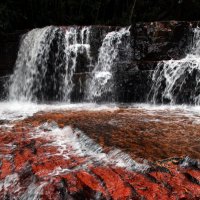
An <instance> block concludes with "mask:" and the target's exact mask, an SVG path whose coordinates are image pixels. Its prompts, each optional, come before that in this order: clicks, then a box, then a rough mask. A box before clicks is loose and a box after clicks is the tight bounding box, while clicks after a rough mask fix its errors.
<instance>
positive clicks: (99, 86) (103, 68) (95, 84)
mask: <svg viewBox="0 0 200 200" xmlns="http://www.w3.org/2000/svg"><path fill="white" fill-rule="evenodd" d="M129 29H130V27H126V28H121V29H120V30H119V31H112V32H110V33H108V34H107V35H106V37H105V38H104V40H103V43H102V46H101V48H100V49H99V55H98V61H97V63H96V65H95V68H94V70H93V71H92V78H91V79H90V81H89V82H88V91H87V98H88V99H89V100H95V99H98V98H102V97H103V96H106V95H107V96H109V95H110V96H111V97H112V95H113V87H114V81H113V71H114V65H115V62H117V61H118V60H119V57H118V55H119V50H120V45H121V44H122V43H123V39H124V38H126V37H129V36H130V31H129ZM128 45H129V43H128ZM128 45H127V47H126V48H127V49H128Z"/></svg>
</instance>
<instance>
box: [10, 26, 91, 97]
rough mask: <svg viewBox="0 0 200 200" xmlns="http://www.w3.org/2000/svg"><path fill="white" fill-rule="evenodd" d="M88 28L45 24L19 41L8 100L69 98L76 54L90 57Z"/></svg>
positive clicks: (72, 85)
mask: <svg viewBox="0 0 200 200" xmlns="http://www.w3.org/2000/svg"><path fill="white" fill-rule="evenodd" d="M89 34H90V27H83V28H79V27H69V28H67V29H64V28H58V27H53V26H50V27H45V28H43V29H34V30H32V31H30V32H29V33H27V34H26V35H25V36H24V38H23V40H22V43H21V46H20V50H19V53H18V58H17V61H16V67H15V71H14V74H13V75H12V76H11V78H10V81H9V84H10V86H9V99H10V100H20V101H39V100H42V101H46V100H47V101H49V100H50V101H52V100H53V101H58V100H61V101H70V94H71V91H72V89H73V87H74V84H73V75H74V73H75V70H76V64H77V59H78V56H79V55H80V54H81V55H83V54H84V55H85V56H86V57H87V58H86V59H89V60H90V56H89V54H90V53H89V51H90V45H89Z"/></svg>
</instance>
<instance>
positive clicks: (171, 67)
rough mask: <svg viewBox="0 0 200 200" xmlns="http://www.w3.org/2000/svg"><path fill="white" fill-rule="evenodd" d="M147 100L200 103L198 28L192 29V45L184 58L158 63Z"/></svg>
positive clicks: (199, 45)
mask: <svg viewBox="0 0 200 200" xmlns="http://www.w3.org/2000/svg"><path fill="white" fill-rule="evenodd" d="M152 81H153V84H152V87H151V90H150V92H149V97H148V100H150V101H151V102H152V103H154V104H156V103H157V102H161V103H165V102H166V101H167V102H169V103H170V104H177V103H179V102H186V98H187V101H188V103H192V104H196V105H199V104H200V28H199V27H197V28H196V29H194V38H193V45H192V47H191V49H190V52H189V53H188V54H187V55H186V57H185V58H182V59H179V60H173V59H172V60H167V61H161V62H160V63H158V65H157V68H156V69H155V71H154V73H153V76H152Z"/></svg>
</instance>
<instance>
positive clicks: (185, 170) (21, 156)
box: [0, 109, 200, 200]
mask: <svg viewBox="0 0 200 200" xmlns="http://www.w3.org/2000/svg"><path fill="white" fill-rule="evenodd" d="M134 113H135V114H137V115H136V116H139V115H138V114H139V113H140V114H141V115H142V117H141V118H138V117H137V120H138V121H137V120H134V121H135V130H137V132H138V133H142V131H143V132H144V131H145V130H144V129H143V127H140V125H139V124H140V120H142V119H143V120H144V121H145V119H144V118H145V116H146V119H149V123H150V124H149V132H148V133H146V138H144V137H141V138H139V137H138V136H137V141H135V142H136V143H137V144H133V145H132V151H133V152H134V153H135V155H137V156H138V155H139V154H137V151H138V149H141V151H140V153H141V154H140V155H141V156H143V158H151V159H148V160H149V162H147V161H146V164H139V163H136V162H135V161H134V160H132V159H131V158H129V157H127V156H125V154H122V153H120V152H119V151H117V152H116V151H112V150H111V149H110V148H111V146H109V145H113V144H111V143H110V144H109V141H110V142H114V143H118V144H119V145H120V144H121V137H120V135H119V134H120V132H123V128H122V127H123V125H124V123H127V124H126V129H129V131H132V134H130V135H129V137H131V136H132V137H134V136H135V135H137V132H136V133H134V130H133V127H130V124H129V123H128V122H125V121H123V117H122V116H123V115H125V116H126V119H129V118H130V117H131V116H132V117H133V116H134ZM116 114H117V115H120V116H121V117H120V119H121V123H120V121H119V119H118V117H117V116H116ZM110 115H112V117H111V119H112V120H111V121H107V120H106V119H109V117H110ZM86 116H87V117H89V116H90V117H91V119H90V120H91V121H90V123H85V120H86ZM94 116H98V117H94ZM113 116H116V117H115V118H114V117H113ZM163 116H165V115H163ZM154 117H155V119H157V122H156V123H157V124H160V127H159V128H158V127H156V126H155V124H154V123H155V122H153V119H152V116H151V115H148V114H147V113H146V114H145V113H142V111H139V110H138V111H137V110H134V109H133V110H132V111H131V110H129V111H128V110H124V109H121V110H120V111H115V113H112V112H110V111H101V112H91V111H90V112H89V111H79V112H75V111H73V112H70V111H68V112H55V113H52V112H51V113H38V114H37V115H35V116H33V117H30V118H28V119H25V120H22V121H18V122H15V123H13V122H10V124H9V122H8V121H4V122H3V121H2V122H1V128H0V132H1V134H0V146H1V149H0V155H1V157H0V163H1V165H0V199H14V198H16V199H27V200H29V199H30V200H32V199H44V200H47V199H48V200H51V199H52V200H64V199H95V200H96V199H115V200H119V199H120V200H121V199H127V200H129V199H135V200H137V199H138V200H140V199H146V200H156V199H159V200H168V199H172V200H173V199H174V200H181V199H188V200H198V199H200V163H199V161H198V160H193V159H190V158H188V157H174V158H169V159H164V160H159V161H158V160H157V159H158V158H163V157H162V156H163V155H164V154H163V155H160V153H158V152H157V151H156V150H155V149H154V148H153V146H155V147H156V144H157V146H159V148H160V149H161V150H162V149H163V152H164V151H167V152H166V153H167V156H166V157H170V156H174V154H176V155H183V154H184V152H179V150H180V151H181V149H180V146H181V147H182V148H183V149H182V151H184V149H187V150H188V149H189V148H191V149H190V152H189V154H190V153H191V154H190V155H191V156H194V155H195V153H194V152H195V148H193V147H191V146H190V145H191V144H189V143H185V146H183V144H181V145H180V144H179V149H177V148H176V147H175V146H173V145H176V141H177V143H178V141H179V140H180V139H179V136H178V132H176V133H177V134H173V137H174V138H173V143H171V141H170V138H168V139H166V140H168V143H167V142H166V141H163V142H162V143H160V141H159V140H154V145H153V146H150V145H149V148H148V151H145V149H143V143H142V140H146V141H147V140H148V136H147V134H148V135H149V137H154V135H157V137H158V138H159V137H163V134H164V135H165V134H166V135H167V134H168V135H169V136H170V134H171V133H170V131H171V130H168V132H167V130H165V131H166V132H167V133H163V132H159V131H160V130H164V129H166V128H168V127H171V126H172V124H173V122H172V121H171V124H168V123H166V121H165V123H162V119H160V118H159V117H160V113H158V116H156V115H155V116H154ZM168 117H170V116H169V115H168ZM158 119H160V120H161V122H159V120H158ZM174 119H175V120H178V119H179V120H181V119H182V120H185V122H188V126H187V127H186V130H185V134H187V133H189V131H190V130H194V129H195V128H196V129H198V128H199V126H197V127H191V124H190V120H191V119H190V118H188V119H187V118H185V117H184V116H182V117H180V116H177V117H174ZM132 120H133V119H132ZM77 121H78V122H79V123H77ZM88 121H89V119H87V122H88ZM106 121H107V122H106ZM185 122H183V121H180V124H179V125H177V126H176V127H179V128H180V127H181V123H184V124H185V125H186V124H187V123H185ZM169 123H170V119H169ZM95 124H98V127H97V125H95ZM152 124H154V128H153V127H151V126H152ZM69 125H70V126H71V128H70V127H69ZM109 125H110V126H112V127H115V129H113V128H112V129H113V131H114V133H113V135H112V138H111V135H109V136H108V135H107V133H108V134H109V129H110V127H109ZM99 127H101V130H100V128H99ZM77 128H78V129H77ZM171 128H172V129H173V127H171ZM177 129H178V128H177ZM80 130H84V131H86V132H87V133H89V134H88V135H89V136H92V135H94V133H95V134H96V135H98V132H101V137H99V142H98V143H100V144H101V147H103V149H101V147H99V146H98V143H93V142H92V141H91V140H90V138H89V137H88V136H86V135H83V133H82V132H80ZM181 130H183V129H180V131H181ZM186 132H187V133H186ZM196 132H198V130H196ZM115 133H116V134H115ZM185 134H183V136H182V137H185V138H189V137H188V136H184V135H185ZM196 134H199V132H198V133H196ZM123 135H124V134H123ZM93 137H94V136H93ZM170 137H172V136H170ZM195 138H196V137H195ZM149 140H151V139H150V138H149ZM130 141H132V143H133V140H132V138H128V134H126V139H124V137H123V145H122V146H121V147H128V146H127V145H131V143H130ZM181 142H183V141H180V143H181ZM126 144H127V145H126ZM193 144H195V141H193ZM166 145H168V147H169V146H171V149H170V148H168V150H167V149H166V148H165V146H166ZM187 145H188V146H187ZM118 148H120V146H118ZM138 152H139V151H138ZM197 154H199V152H198V151H197ZM156 156H161V157H156ZM132 157H133V154H132ZM164 157H165V156H164ZM123 158H124V159H123ZM150 160H154V162H150ZM155 160H156V161H155Z"/></svg>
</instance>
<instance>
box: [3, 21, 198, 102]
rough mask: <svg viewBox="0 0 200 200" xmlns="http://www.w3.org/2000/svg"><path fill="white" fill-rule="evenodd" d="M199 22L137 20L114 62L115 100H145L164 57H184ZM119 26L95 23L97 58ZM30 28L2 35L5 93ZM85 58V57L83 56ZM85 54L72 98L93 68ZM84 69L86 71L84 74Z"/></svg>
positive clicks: (78, 96) (93, 35) (93, 49)
mask: <svg viewBox="0 0 200 200" xmlns="http://www.w3.org/2000/svg"><path fill="white" fill-rule="evenodd" d="M197 25H198V22H177V21H169V22H151V23H149V22H148V23H144V22H143V23H137V24H135V25H132V27H131V48H130V49H129V51H127V50H125V49H124V48H123V47H122V48H121V49H120V52H119V60H118V62H117V63H116V66H115V68H114V69H115V70H114V71H115V72H114V79H115V93H116V94H115V99H114V100H115V101H120V102H145V101H146V98H147V94H148V92H149V90H150V86H151V78H150V77H151V74H152V71H153V70H154V69H155V67H156V66H157V63H158V62H159V61H162V60H169V59H180V58H183V57H184V56H185V55H186V54H187V52H188V49H189V47H190V45H191V43H192V36H193V32H192V28H193V27H196V26H197ZM116 28H117V27H105V26H94V27H92V33H91V38H92V39H91V41H92V42H91V54H92V56H93V57H94V58H95V57H97V55H98V49H99V47H100V45H101V41H102V38H103V36H105V34H106V33H107V32H109V31H112V30H115V29H116ZM26 32H27V31H18V32H16V33H12V34H6V35H4V34H1V35H0V45H1V48H0V92H1V93H2V91H3V88H4V83H5V80H6V79H7V77H8V76H9V75H10V74H11V73H12V71H13V67H14V63H15V60H16V57H17V52H18V48H19V43H20V38H21V36H22V35H23V34H24V33H26ZM81 59H82V60H81ZM83 63H84V58H81V57H80V62H79V64H78V66H77V71H76V72H77V74H76V75H75V77H74V79H75V80H76V82H78V81H77V80H79V82H80V83H82V84H77V85H76V87H75V88H74V91H73V93H72V100H73V101H80V100H81V99H82V97H83V95H84V94H83V93H81V92H80V91H82V90H81V88H80V87H83V85H84V82H85V77H87V76H88V72H90V69H85V68H84V64H83ZM85 72H87V73H86V74H85Z"/></svg>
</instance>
